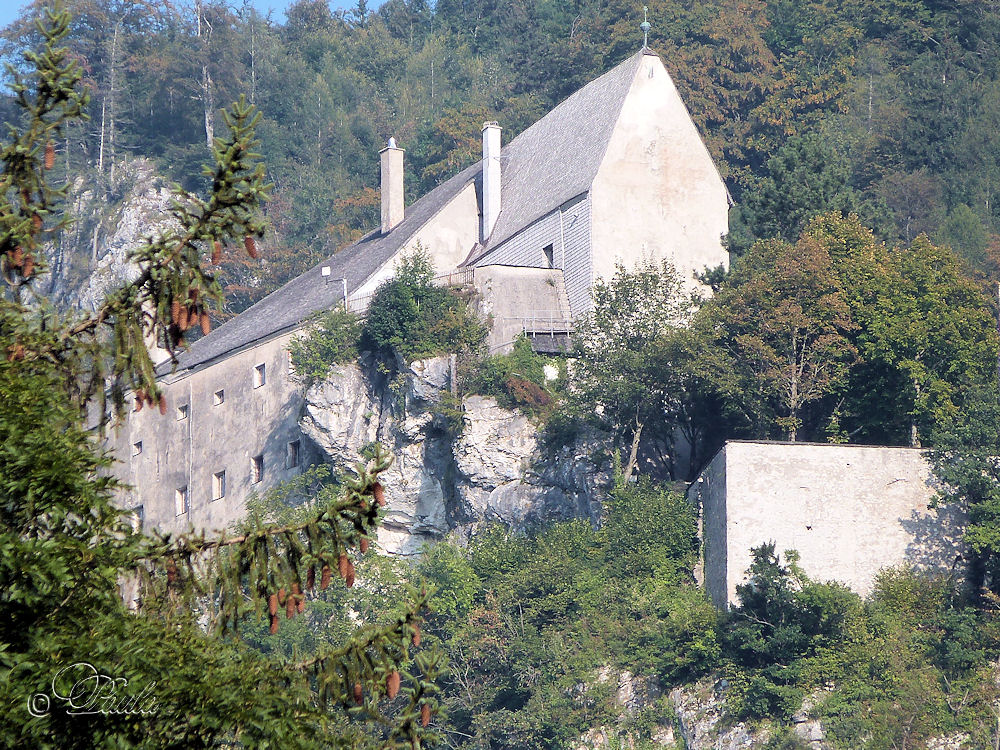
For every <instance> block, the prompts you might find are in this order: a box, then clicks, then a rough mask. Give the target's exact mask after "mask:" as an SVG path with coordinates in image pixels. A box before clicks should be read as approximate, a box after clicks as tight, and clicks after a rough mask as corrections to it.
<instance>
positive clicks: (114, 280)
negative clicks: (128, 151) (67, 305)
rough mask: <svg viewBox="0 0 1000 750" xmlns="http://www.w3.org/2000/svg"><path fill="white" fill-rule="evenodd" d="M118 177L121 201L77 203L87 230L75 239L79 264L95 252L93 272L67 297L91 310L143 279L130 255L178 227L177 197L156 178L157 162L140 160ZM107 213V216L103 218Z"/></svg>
mask: <svg viewBox="0 0 1000 750" xmlns="http://www.w3.org/2000/svg"><path fill="white" fill-rule="evenodd" d="M118 175H119V176H118V177H117V179H116V185H115V190H116V192H118V193H120V197H119V198H118V199H117V200H112V201H111V202H109V203H105V202H104V200H103V196H101V197H100V199H98V198H96V197H95V195H94V193H93V192H92V191H87V190H82V191H81V192H79V193H77V194H76V195H75V197H74V213H76V214H77V215H78V216H80V217H81V219H80V220H81V226H80V228H79V230H78V229H77V228H72V229H71V230H70V233H69V234H70V237H71V238H75V240H76V245H77V249H76V255H77V257H78V258H82V257H84V256H85V255H86V254H88V252H89V255H90V256H91V264H92V270H91V271H90V273H89V274H88V275H87V276H86V277H85V278H84V279H83V281H82V283H81V284H80V285H79V286H71V287H70V288H68V289H67V290H66V297H67V299H68V301H69V302H71V303H73V304H76V305H79V306H80V307H82V308H84V309H87V310H92V309H94V308H96V306H97V305H98V304H99V303H100V302H101V301H102V300H103V299H104V297H105V296H106V294H107V293H108V292H109V291H112V290H113V289H117V288H118V287H120V286H122V285H123V284H125V283H127V282H129V281H132V280H133V279H135V277H136V276H138V274H139V269H138V268H137V267H136V266H135V265H133V264H132V263H130V262H129V261H128V253H129V251H130V250H132V249H134V248H136V247H138V246H139V245H141V244H142V242H143V240H144V239H145V238H146V237H148V236H149V235H151V234H158V233H159V232H161V231H163V230H164V229H166V228H168V227H169V226H170V225H171V224H172V223H173V222H174V219H173V217H172V216H171V215H170V203H171V191H170V190H169V189H168V188H167V187H165V186H164V185H163V181H162V180H161V179H160V178H158V177H157V175H156V174H155V172H154V168H153V164H152V162H150V161H149V160H147V159H136V160H134V161H131V162H129V163H128V164H122V165H121V166H120V167H119V169H118ZM102 207H104V208H103V210H104V211H106V212H107V213H106V214H105V215H101V212H102ZM88 246H89V247H88ZM60 268H62V266H61V264H59V263H58V262H56V263H53V269H54V270H55V272H57V273H58V272H59V269H60Z"/></svg>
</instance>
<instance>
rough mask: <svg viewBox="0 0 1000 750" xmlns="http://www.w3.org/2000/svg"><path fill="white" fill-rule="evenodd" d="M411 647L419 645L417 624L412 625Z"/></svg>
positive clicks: (418, 627)
mask: <svg viewBox="0 0 1000 750" xmlns="http://www.w3.org/2000/svg"><path fill="white" fill-rule="evenodd" d="M413 645H414V646H419V645H420V626H419V625H418V624H417V623H413Z"/></svg>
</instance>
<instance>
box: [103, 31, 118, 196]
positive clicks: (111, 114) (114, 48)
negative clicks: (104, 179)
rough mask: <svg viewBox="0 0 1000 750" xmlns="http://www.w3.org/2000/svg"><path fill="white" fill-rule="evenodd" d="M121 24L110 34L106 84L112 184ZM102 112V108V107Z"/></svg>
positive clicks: (111, 179)
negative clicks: (109, 55)
mask: <svg viewBox="0 0 1000 750" xmlns="http://www.w3.org/2000/svg"><path fill="white" fill-rule="evenodd" d="M120 26H121V20H119V21H118V23H116V24H115V33H114V34H113V35H112V36H111V72H110V75H109V84H108V95H107V100H108V104H109V107H108V110H109V111H108V150H109V151H110V152H111V153H110V157H111V158H110V161H111V164H110V165H109V172H108V182H109V183H110V184H111V185H112V186H113V185H114V182H115V83H116V80H115V79H116V75H115V73H116V69H117V66H118V29H119V27H120ZM102 114H103V108H102Z"/></svg>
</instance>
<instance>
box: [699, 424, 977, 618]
mask: <svg viewBox="0 0 1000 750" xmlns="http://www.w3.org/2000/svg"><path fill="white" fill-rule="evenodd" d="M934 494H935V484H934V478H933V476H932V474H931V471H930V466H929V465H928V463H927V460H926V458H925V457H924V455H923V453H922V452H921V451H920V450H918V449H912V448H886V447H879V446H858V445H823V444H806V443H762V442H730V443H727V444H726V446H725V447H724V448H723V449H722V451H720V452H719V454H718V455H717V456H716V457H715V458H714V459H713V460H712V461H711V462H710V464H709V465H708V467H706V469H705V471H703V473H702V477H701V481H699V482H696V483H695V484H694V485H692V489H691V491H690V492H689V497H691V498H692V499H695V500H697V501H698V502H699V503H700V506H701V511H702V512H701V515H702V525H703V529H704V544H705V553H704V564H705V569H704V573H703V575H704V581H705V584H706V589H707V590H708V594H709V596H710V598H711V599H712V601H713V603H715V605H716V606H718V607H720V608H724V607H726V606H727V603H728V604H731V603H733V602H735V600H736V586H737V585H738V584H740V583H741V582H742V581H743V580H744V574H745V571H746V569H747V568H748V567H749V565H750V560H751V556H750V549H751V548H752V547H757V546H759V545H761V544H763V543H765V542H768V541H774V542H775V543H776V546H777V550H778V552H782V551H784V550H786V549H795V550H797V551H798V552H799V554H800V556H801V565H802V568H803V569H804V570H805V572H806V573H807V574H808V575H810V576H812V577H813V578H815V579H818V580H835V581H841V582H843V583H846V584H847V585H848V586H850V587H851V589H852V590H854V591H855V592H857V593H858V594H860V595H862V596H864V595H866V594H868V593H869V592H870V591H871V589H872V586H873V584H874V580H875V577H876V575H877V574H878V572H879V571H880V570H881V569H883V568H886V567H891V566H898V565H912V566H914V567H916V568H918V569H923V570H928V571H934V572H940V573H948V572H950V571H951V570H953V569H954V568H956V567H957V566H959V565H961V561H962V559H963V555H964V549H963V547H962V544H961V532H962V529H963V528H964V524H965V522H966V518H965V516H964V514H963V513H962V511H961V510H960V509H958V508H955V507H951V506H945V507H941V508H937V509H932V508H929V507H928V504H929V503H930V501H931V500H932V499H933V497H934Z"/></svg>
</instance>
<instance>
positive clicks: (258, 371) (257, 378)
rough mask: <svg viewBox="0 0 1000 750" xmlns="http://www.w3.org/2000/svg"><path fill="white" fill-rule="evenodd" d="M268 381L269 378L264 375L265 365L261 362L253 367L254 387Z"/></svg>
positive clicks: (258, 386)
mask: <svg viewBox="0 0 1000 750" xmlns="http://www.w3.org/2000/svg"><path fill="white" fill-rule="evenodd" d="M266 382H267V378H266V377H265V375H264V365H263V364H259V365H257V366H256V367H255V368H253V387H254V388H260V387H261V386H262V385H264V383H266Z"/></svg>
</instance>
